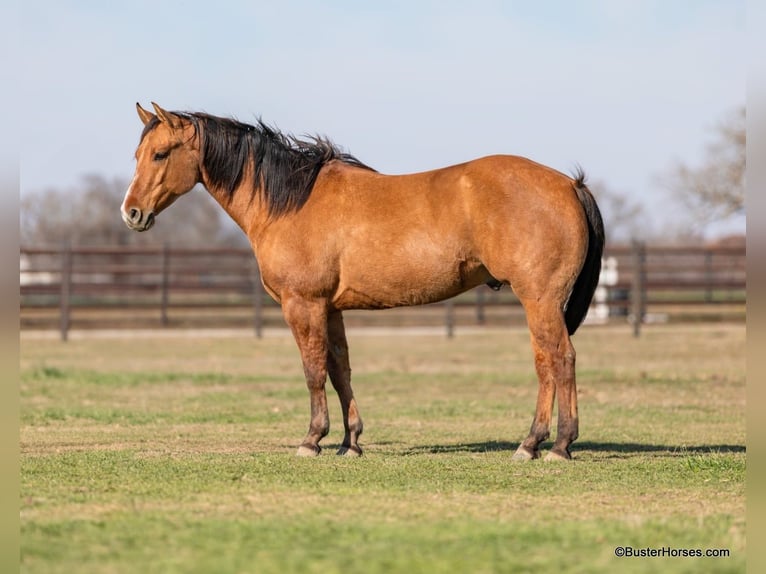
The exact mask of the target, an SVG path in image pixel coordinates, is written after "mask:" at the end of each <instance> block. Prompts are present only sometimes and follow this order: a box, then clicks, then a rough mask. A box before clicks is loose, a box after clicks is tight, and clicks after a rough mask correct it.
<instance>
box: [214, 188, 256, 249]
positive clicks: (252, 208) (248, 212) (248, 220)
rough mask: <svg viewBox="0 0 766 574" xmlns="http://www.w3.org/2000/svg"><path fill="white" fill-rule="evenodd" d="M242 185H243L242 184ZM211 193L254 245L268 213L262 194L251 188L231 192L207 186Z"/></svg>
mask: <svg viewBox="0 0 766 574" xmlns="http://www.w3.org/2000/svg"><path fill="white" fill-rule="evenodd" d="M240 187H242V186H240ZM205 188H206V189H207V190H208V192H209V193H210V195H212V196H213V198H214V199H215V200H216V201H217V202H218V204H219V205H220V206H221V207H222V208H223V210H224V211H225V212H226V213H227V214H229V217H231V218H232V219H233V220H234V222H235V223H236V224H237V225H239V227H240V229H242V231H244V232H245V235H247V237H248V239H249V240H250V242H251V243H253V247H255V245H254V241H255V238H256V237H258V235H259V234H260V230H261V229H262V228H263V227H264V226H265V225H266V223H267V219H268V214H267V210H266V209H265V206H263V205H262V204H263V199H262V194H260V193H257V192H256V193H254V194H253V193H252V192H250V191H249V190H244V189H237V190H235V191H234V193H232V194H230V193H229V192H228V191H226V190H224V189H221V188H214V187H209V186H207V185H206V186H205Z"/></svg>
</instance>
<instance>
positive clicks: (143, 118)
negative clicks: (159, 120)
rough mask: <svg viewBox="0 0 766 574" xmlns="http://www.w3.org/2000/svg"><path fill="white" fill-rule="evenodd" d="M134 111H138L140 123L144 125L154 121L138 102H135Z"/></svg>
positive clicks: (152, 115) (150, 114)
mask: <svg viewBox="0 0 766 574" xmlns="http://www.w3.org/2000/svg"><path fill="white" fill-rule="evenodd" d="M136 110H138V117H139V118H141V121H142V122H144V125H146V124H148V123H149V122H150V121H152V120H153V119H154V114H153V113H152V112H148V111H146V110H145V109H144V108H142V107H141V104H139V103H138V102H136Z"/></svg>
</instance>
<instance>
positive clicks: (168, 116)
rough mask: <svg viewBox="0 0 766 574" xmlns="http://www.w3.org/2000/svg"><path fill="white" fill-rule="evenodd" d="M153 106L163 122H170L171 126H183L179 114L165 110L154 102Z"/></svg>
mask: <svg viewBox="0 0 766 574" xmlns="http://www.w3.org/2000/svg"><path fill="white" fill-rule="evenodd" d="M152 107H153V108H154V111H155V112H157V117H158V118H160V121H161V122H163V123H166V124H168V125H169V126H170V127H171V128H180V127H181V121H180V118H179V117H178V116H177V115H175V114H174V113H172V112H168V111H165V110H163V109H162V108H161V107H159V106H158V105H157V104H155V103H154V102H152Z"/></svg>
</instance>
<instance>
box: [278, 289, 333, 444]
mask: <svg viewBox="0 0 766 574" xmlns="http://www.w3.org/2000/svg"><path fill="white" fill-rule="evenodd" d="M282 313H283V314H284V317H285V321H287V324H288V325H289V326H290V329H291V330H292V332H293V337H295V342H296V343H298V349H299V350H300V353H301V359H302V361H303V372H304V373H305V375H306V385H307V386H308V389H309V395H310V401H311V421H310V422H309V430H308V433H307V434H306V438H304V439H303V442H302V443H301V445H300V446H299V447H298V453H297V454H298V456H316V455H318V454H319V453H320V451H321V450H322V449H321V447H320V446H319V441H320V440H322V438H324V437H325V436H326V435H327V433H328V432H329V431H330V415H329V412H328V411H327V395H326V393H325V382H326V381H327V353H328V346H327V305H326V303H325V302H324V301H313V300H307V299H304V298H301V297H288V298H284V299H283V301H282Z"/></svg>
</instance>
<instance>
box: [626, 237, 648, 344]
mask: <svg viewBox="0 0 766 574" xmlns="http://www.w3.org/2000/svg"><path fill="white" fill-rule="evenodd" d="M630 305H631V308H632V314H633V336H634V337H638V336H640V335H641V324H642V323H643V321H644V315H645V314H646V245H645V244H644V243H643V242H642V241H634V242H633V285H632V286H631V293H630Z"/></svg>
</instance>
